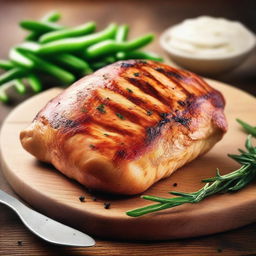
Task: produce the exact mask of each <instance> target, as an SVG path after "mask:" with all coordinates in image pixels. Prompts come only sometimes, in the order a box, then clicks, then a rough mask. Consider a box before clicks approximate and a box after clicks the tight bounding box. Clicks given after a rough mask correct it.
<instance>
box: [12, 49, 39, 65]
mask: <svg viewBox="0 0 256 256" xmlns="http://www.w3.org/2000/svg"><path fill="white" fill-rule="evenodd" d="M9 58H10V59H11V60H12V61H13V62H14V63H16V64H18V65H19V66H21V67H24V68H33V67H34V66H35V63H34V62H33V61H32V60H31V59H29V58H27V57H26V56H25V55H24V54H23V53H22V52H20V51H19V50H18V49H17V48H12V49H11V50H10V53H9Z"/></svg>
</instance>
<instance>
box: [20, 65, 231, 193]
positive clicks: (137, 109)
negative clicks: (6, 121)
mask: <svg viewBox="0 0 256 256" xmlns="http://www.w3.org/2000/svg"><path fill="white" fill-rule="evenodd" d="M224 105H225V101H224V98H223V96H222V95H221V93H220V92H218V91H216V90H215V89H213V88H212V87H210V86H209V85H208V84H207V83H206V82H205V81H204V80H202V79H201V78H200V77H198V76H197V75H195V74H193V73H190V72H188V71H184V70H178V69H175V68H173V67H170V66H167V65H165V64H162V63H158V62H154V61H144V60H129V61H120V62H116V63H114V64H112V65H109V66H107V67H104V68H102V69H100V70H98V71H97V72H95V73H94V74H92V75H89V76H86V77H84V78H82V79H80V80H79V81H77V82H76V83H74V84H73V85H72V86H70V87H69V88H68V89H66V90H65V91H63V92H62V93H61V94H60V95H58V96H57V97H55V98H54V99H52V100H51V101H50V102H49V103H48V104H47V105H46V106H45V107H44V108H43V109H42V110H41V111H40V112H39V113H38V114H37V116H36V117H35V119H34V120H33V122H32V124H31V125H30V126H29V127H28V128H27V129H25V130H24V131H22V132H21V133H20V139H21V143H22V145H23V147H24V148H25V149H26V150H27V151H28V152H30V153H31V154H32V155H34V156H35V157H36V158H37V159H39V160H41V161H44V162H49V163H52V164H53V165H54V166H55V167H56V168H57V169H58V170H59V171H61V172H62V173H63V174H65V175H66V176H68V177H70V178H72V179H75V180H77V181H78V182H80V183H81V184H83V185H85V186H86V187H87V188H91V189H94V190H100V191H105V192H110V193H118V194H127V195H132V194H137V193H141V192H143V191H145V190H146V189H147V188H149V187H150V186H151V185H152V184H154V183H155V182H157V181H158V180H160V179H162V178H165V177H168V176H170V175H171V174H172V173H173V172H174V171H175V170H176V169H178V168H179V167H181V166H183V165H184V164H186V163H188V162H190V161H192V160H193V159H195V158H196V157H198V156H199V155H201V154H203V153H205V152H207V151H208V150H209V149H210V148H211V147H212V146H213V145H214V144H215V143H216V142H218V141H219V140H220V139H221V138H222V136H223V134H224V133H225V132H226V130H227V122H226V119H225V116H224V113H223V108H224Z"/></svg>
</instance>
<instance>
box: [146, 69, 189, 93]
mask: <svg viewBox="0 0 256 256" xmlns="http://www.w3.org/2000/svg"><path fill="white" fill-rule="evenodd" d="M143 70H144V71H145V72H147V76H148V77H151V78H152V79H154V80H155V81H156V82H157V83H158V84H161V85H163V84H164V83H163V79H164V80H165V82H167V85H165V88H166V89H168V90H169V91H170V87H171V89H172V90H173V91H174V92H173V95H175V98H176V97H180V98H181V97H186V96H187V95H190V94H191V93H190V91H189V90H187V89H186V88H185V87H184V86H182V81H183V80H177V79H174V76H173V75H172V76H171V77H170V76H167V75H166V72H165V73H161V72H159V71H157V70H156V68H154V67H148V66H145V67H143ZM158 70H159V69H158ZM161 70H163V68H161ZM179 91H180V93H178V92H179Z"/></svg>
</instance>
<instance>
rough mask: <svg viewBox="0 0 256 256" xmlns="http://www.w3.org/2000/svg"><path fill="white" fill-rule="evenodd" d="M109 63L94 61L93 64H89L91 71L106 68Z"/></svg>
mask: <svg viewBox="0 0 256 256" xmlns="http://www.w3.org/2000/svg"><path fill="white" fill-rule="evenodd" d="M108 64H109V63H107V62H105V61H96V62H93V63H92V64H91V67H92V69H93V70H97V69H100V68H103V67H105V66H107V65H108Z"/></svg>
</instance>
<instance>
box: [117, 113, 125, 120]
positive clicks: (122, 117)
mask: <svg viewBox="0 0 256 256" xmlns="http://www.w3.org/2000/svg"><path fill="white" fill-rule="evenodd" d="M116 116H118V117H119V118H120V119H122V120H124V119H125V118H124V116H123V115H121V114H120V113H116Z"/></svg>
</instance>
